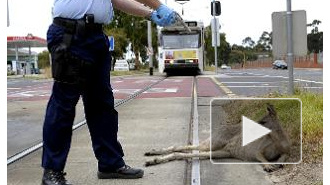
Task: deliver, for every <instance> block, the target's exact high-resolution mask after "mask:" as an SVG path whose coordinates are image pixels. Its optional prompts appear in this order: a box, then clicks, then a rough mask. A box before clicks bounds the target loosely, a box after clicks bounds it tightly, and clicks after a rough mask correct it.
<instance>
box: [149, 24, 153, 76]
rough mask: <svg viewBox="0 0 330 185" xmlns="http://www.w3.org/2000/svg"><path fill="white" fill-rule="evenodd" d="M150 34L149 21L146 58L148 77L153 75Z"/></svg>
mask: <svg viewBox="0 0 330 185" xmlns="http://www.w3.org/2000/svg"><path fill="white" fill-rule="evenodd" d="M151 36H152V32H151V21H148V49H147V50H148V56H149V75H150V76H152V75H153V73H154V72H153V70H154V68H153V51H152V37H151Z"/></svg>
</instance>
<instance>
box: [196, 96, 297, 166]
mask: <svg viewBox="0 0 330 185" xmlns="http://www.w3.org/2000/svg"><path fill="white" fill-rule="evenodd" d="M301 105H302V103H301V101H300V100H299V99H298V98H214V99H212V100H211V102H210V113H211V115H210V135H209V138H210V139H208V140H205V141H201V142H200V143H201V144H202V146H201V147H200V148H202V149H204V148H206V149H207V150H208V151H210V161H211V163H213V164H260V163H263V164H264V165H262V167H263V168H264V170H266V171H272V170H276V169H272V168H273V167H274V168H277V167H279V166H280V165H269V164H298V163H300V162H301V159H302V154H301V151H302V144H301V141H302V136H301V133H302V130H301V128H302V126H301V120H302V116H301V112H302V110H301ZM202 133H203V132H202ZM208 141H209V142H208ZM201 152H206V151H204V150H203V151H201ZM267 168H268V169H267ZM270 168H271V169H270Z"/></svg>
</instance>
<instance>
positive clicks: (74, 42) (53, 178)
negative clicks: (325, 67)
mask: <svg viewBox="0 0 330 185" xmlns="http://www.w3.org/2000/svg"><path fill="white" fill-rule="evenodd" d="M113 7H114V8H116V9H118V10H121V11H123V12H126V13H128V14H132V15H135V16H140V17H146V18H149V19H151V20H152V21H153V22H155V23H156V24H158V25H160V26H166V25H171V24H173V23H174V22H175V12H174V11H173V10H172V9H170V8H168V7H167V6H165V5H163V4H161V3H160V2H159V1H158V0H84V1H83V2H82V1H81V0H55V2H54V6H53V9H52V14H53V24H51V25H50V27H49V29H48V32H47V44H48V49H49V51H50V53H51V56H52V74H53V78H54V84H53V89H52V94H51V97H50V99H49V102H48V105H47V110H46V115H45V121H44V126H43V154H42V167H43V168H44V174H43V178H42V184H43V185H55V184H56V185H67V181H66V179H65V172H64V171H63V170H64V167H65V163H66V159H67V156H68V152H69V149H70V144H71V136H72V125H73V120H74V117H75V106H76V104H77V102H78V100H79V98H80V96H82V100H83V104H84V110H85V116H86V121H87V125H88V129H89V131H90V136H91V140H92V146H93V151H94V154H95V157H96V158H97V161H98V173H97V176H98V178H100V179H109V178H141V177H142V176H143V174H144V172H143V170H142V169H136V168H131V167H129V166H128V165H126V163H125V161H124V160H123V156H124V153H123V150H122V147H121V145H120V143H119V142H118V140H117V132H118V113H117V111H116V110H115V109H114V97H113V93H112V88H111V85H110V55H109V41H108V39H107V36H106V35H105V34H104V33H103V31H102V25H103V24H108V23H110V22H111V20H112V17H113Z"/></svg>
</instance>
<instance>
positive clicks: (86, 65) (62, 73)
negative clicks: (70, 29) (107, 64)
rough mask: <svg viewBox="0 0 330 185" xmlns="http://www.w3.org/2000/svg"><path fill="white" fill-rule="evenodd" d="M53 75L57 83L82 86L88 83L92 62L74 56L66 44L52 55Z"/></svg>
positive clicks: (61, 45)
mask: <svg viewBox="0 0 330 185" xmlns="http://www.w3.org/2000/svg"><path fill="white" fill-rule="evenodd" d="M52 58H53V59H52V75H53V78H54V80H55V81H58V82H62V83H67V84H73V85H78V86H82V85H83V84H85V83H86V82H87V78H88V75H87V74H88V70H92V68H93V66H92V62H91V61H86V60H82V59H80V58H79V57H76V56H74V55H72V53H71V52H70V51H68V49H67V47H66V46H65V45H64V44H60V45H59V46H58V47H57V48H56V49H55V50H54V52H53V53H52Z"/></svg>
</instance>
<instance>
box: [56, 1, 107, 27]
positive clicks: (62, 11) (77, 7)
mask: <svg viewBox="0 0 330 185" xmlns="http://www.w3.org/2000/svg"><path fill="white" fill-rule="evenodd" d="M85 14H94V21H95V23H100V24H109V23H110V22H111V20H112V17H113V8H112V4H111V0H55V1H54V6H53V9H52V15H53V18H55V17H62V18H69V19H81V18H83V17H84V15H85Z"/></svg>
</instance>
